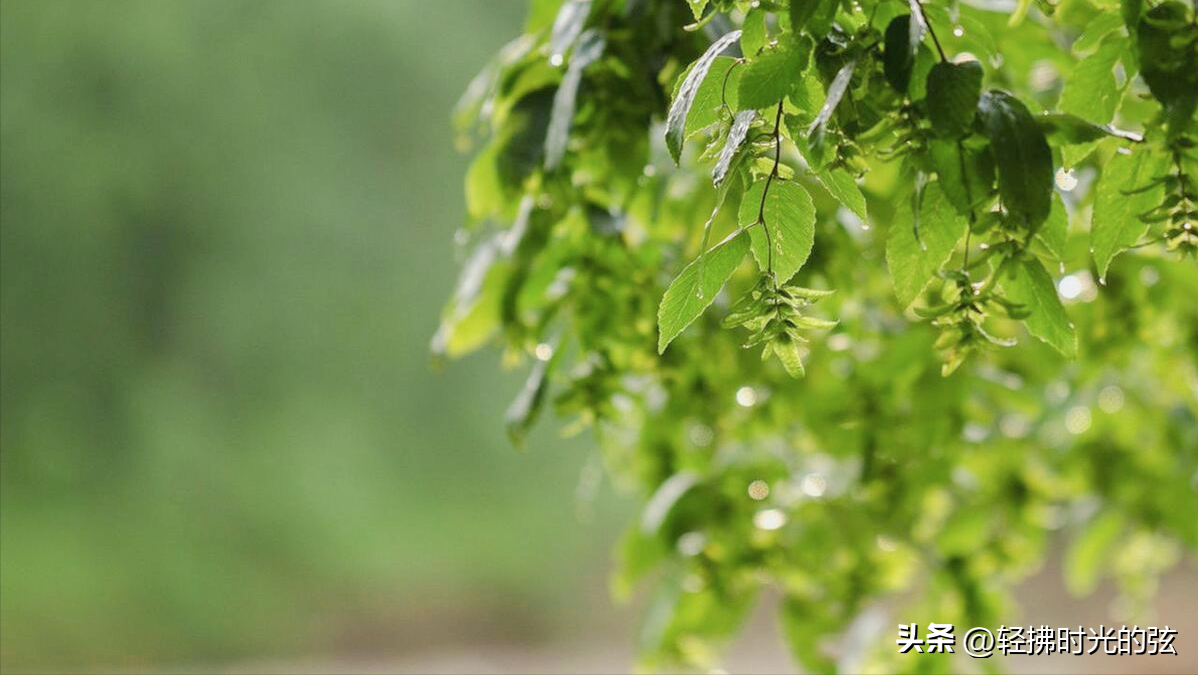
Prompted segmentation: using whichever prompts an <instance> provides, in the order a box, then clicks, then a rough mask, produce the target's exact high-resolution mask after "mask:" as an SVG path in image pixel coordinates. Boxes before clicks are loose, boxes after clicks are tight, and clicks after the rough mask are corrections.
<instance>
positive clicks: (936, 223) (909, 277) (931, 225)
mask: <svg viewBox="0 0 1198 675" xmlns="http://www.w3.org/2000/svg"><path fill="white" fill-rule="evenodd" d="M914 218H915V214H914V213H913V212H912V210H911V209H905V208H900V209H899V210H898V212H897V213H896V214H895V217H894V222H893V223H891V225H890V233H889V234H888V235H887V237H886V265H887V267H889V269H890V278H891V280H893V282H894V294H895V295H896V296H898V299H899V303H900V304H901V305H902V306H903V307H907V306H909V305H910V304H911V303H912V302H914V301H915V299H916V298H917V297H919V294H920V293H922V292H923V289H924V288H926V287H927V285H928V284H929V283H930V282H931V281H932V280H933V279H934V278H936V273H937V272H939V271H940V268H941V267H943V266H944V264H945V263H946V262H948V260H949V258H951V257H952V254H953V249H955V248H956V247H957V243H958V242H960V241H961V239H962V238H963V237H964V236H965V231H966V230H967V229H968V227H967V223H966V222H965V219H964V218H961V217H960V216H959V215H957V213H956V212H955V211H954V210H953V207H952V205H951V204H950V203H949V201H948V199H947V198H945V196H944V193H943V192H942V191H941V188H940V184H939V183H938V182H936V181H933V182H931V183H929V184H928V185H927V186H926V187H925V188H924V191H923V199H922V203H921V205H920V208H919V223H918V231H919V238H918V239H916V236H915V233H916V223H915V219H914Z"/></svg>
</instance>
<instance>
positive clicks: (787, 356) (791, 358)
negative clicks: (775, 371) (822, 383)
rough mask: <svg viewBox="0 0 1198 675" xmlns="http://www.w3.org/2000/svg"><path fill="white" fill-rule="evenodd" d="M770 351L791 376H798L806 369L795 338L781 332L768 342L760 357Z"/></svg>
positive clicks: (804, 372) (801, 352)
mask: <svg viewBox="0 0 1198 675" xmlns="http://www.w3.org/2000/svg"><path fill="white" fill-rule="evenodd" d="M771 352H772V353H773V354H774V356H777V357H778V361H780V362H781V363H782V367H783V368H785V369H786V373H787V374H788V375H790V376H791V377H795V378H798V377H803V376H804V375H805V374H806V372H807V371H806V369H805V368H803V351H802V348H801V345H800V344H799V342H798V341H797V340H794V339H792V338H791V337H790V336H789V335H787V334H785V333H783V334H782V335H779V336H778V338H777V339H776V340H774V341H773V342H770V343H769V345H768V346H767V347H766V351H765V352H764V353H763V354H762V358H764V357H765V356H766V355H768V354H769V353H771Z"/></svg>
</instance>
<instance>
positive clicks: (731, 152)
mask: <svg viewBox="0 0 1198 675" xmlns="http://www.w3.org/2000/svg"><path fill="white" fill-rule="evenodd" d="M755 119H757V111H756V110H742V111H740V112H738V113H736V117H735V118H734V119H733V120H732V127H731V128H729V129H728V139H727V140H726V141H725V142H724V147H723V148H721V149H720V156H719V158H718V159H716V163H715V167H714V168H712V170H711V180H712V182H713V183H714V184H715V185H716V187H719V186H720V184H722V183H723V182H724V179H725V178H727V176H728V170H729V169H730V168H731V167H732V161H733V160H734V159H735V158H736V156H737V153H738V152H739V151H740V146H741V145H742V144H743V143H744V142H745V136H746V135H747V134H748V133H749V127H751V126H752V125H753V120H755Z"/></svg>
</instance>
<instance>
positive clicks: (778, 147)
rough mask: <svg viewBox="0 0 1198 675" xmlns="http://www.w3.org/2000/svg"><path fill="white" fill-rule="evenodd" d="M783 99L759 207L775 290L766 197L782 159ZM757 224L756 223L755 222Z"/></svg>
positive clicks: (772, 249) (758, 215)
mask: <svg viewBox="0 0 1198 675" xmlns="http://www.w3.org/2000/svg"><path fill="white" fill-rule="evenodd" d="M781 129H782V101H778V111H777V112H776V113H775V114H774V131H773V133H772V135H773V137H774V166H773V168H771V169H770V175H769V176H767V177H766V179H765V188H764V189H763V190H762V191H761V204H760V205H758V207H757V223H761V229H763V230H765V247H766V254H765V260H766V263H765V271H766V273H767V274H769V275H770V279H771V280H772V281H773V283H774V290H778V279H777V277H775V276H774V244H773V241H772V240H771V237H770V228H769V226H768V225H767V224H766V222H765V199H766V197H768V196H769V194H770V185H772V184H773V182H774V178H775V177H777V175H778V164H779V163H781V161H782V135H781V133H780V131H781ZM754 224H756V223H754Z"/></svg>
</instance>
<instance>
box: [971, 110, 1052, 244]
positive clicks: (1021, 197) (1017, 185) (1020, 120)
mask: <svg viewBox="0 0 1198 675" xmlns="http://www.w3.org/2000/svg"><path fill="white" fill-rule="evenodd" d="M978 116H979V117H980V118H981V120H982V126H983V128H984V130H985V133H986V137H987V138H989V139H990V147H991V148H992V149H993V151H994V159H995V164H996V165H997V168H998V190H999V193H1000V194H1002V199H1003V206H1004V207H1006V209H1007V210H1008V211H1009V212H1010V213H1011V214H1013V215H1015V216H1016V217H1021V218H1023V219H1025V220H1026V221H1027V222H1028V224H1029V225H1030V226H1031V227H1032V228H1035V227H1036V226H1038V225H1039V224H1040V223H1042V222H1044V219H1045V218H1047V217H1048V212H1049V211H1050V210H1051V208H1052V202H1051V197H1052V186H1053V173H1052V150H1051V149H1049V147H1048V141H1047V140H1046V139H1045V137H1044V132H1043V131H1041V130H1040V127H1039V125H1037V124H1036V119H1035V118H1034V117H1032V114H1031V113H1030V112H1028V109H1027V107H1026V106H1024V105H1023V103H1021V102H1020V101H1019V99H1017V98H1015V97H1014V96H1011V95H1010V94H1008V93H1006V92H1004V91H999V90H996V89H992V90H990V91H988V92H986V93H985V94H982V97H981V99H980V100H979V101H978Z"/></svg>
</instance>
